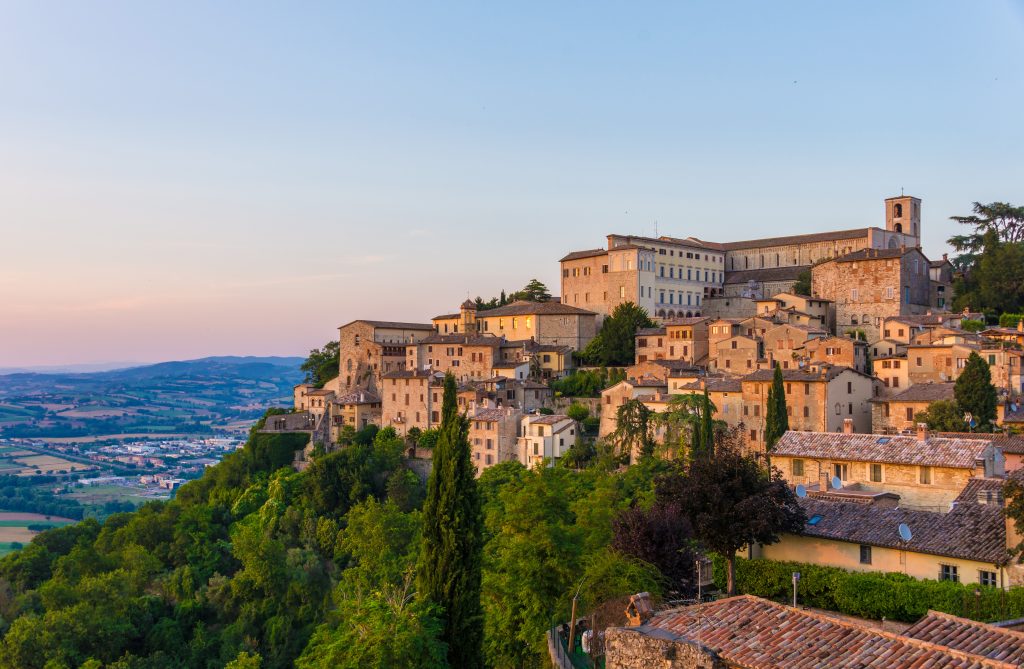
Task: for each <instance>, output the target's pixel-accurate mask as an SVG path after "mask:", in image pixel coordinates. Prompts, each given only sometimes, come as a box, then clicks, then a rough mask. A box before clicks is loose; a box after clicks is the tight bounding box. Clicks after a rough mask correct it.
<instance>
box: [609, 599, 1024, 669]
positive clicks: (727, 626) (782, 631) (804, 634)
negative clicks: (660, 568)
mask: <svg viewBox="0 0 1024 669" xmlns="http://www.w3.org/2000/svg"><path fill="white" fill-rule="evenodd" d="M629 629H631V630H633V631H636V632H640V633H642V634H647V635H651V636H655V637H662V638H664V636H665V633H668V634H670V635H674V636H676V637H677V638H680V639H683V640H688V641H697V642H699V643H701V644H703V645H704V646H706V647H708V648H711V649H712V650H714V651H715V652H716V653H718V655H719V656H720V657H721V658H722V659H723V660H725V662H726V663H727V664H728V665H729V666H735V667H739V668H742V669H820V668H821V667H829V668H831V669H876V668H877V669H883V668H884V669H919V668H920V669H1011V668H1012V667H1014V666H1015V665H1012V664H1009V663H1006V662H999V661H996V660H989V659H986V658H983V657H979V656H977V655H971V654H969V653H965V652H963V651H958V650H953V649H951V648H947V647H944V646H940V645H937V644H934V643H929V642H927V641H920V640H917V639H911V638H908V637H903V636H899V635H897V634H893V633H891V632H885V631H882V630H879V629H875V628H870V627H867V626H863V625H859V624H857V623H855V622H852V621H849V620H845V619H839V618H833V617H832V616H828V615H825V614H822V613H817V612H812V611H805V610H801V609H794V608H792V607H790V606H785V605H783V604H777V603H775V602H772V601H768V600H766V599H760V598H758V597H752V596H750V595H741V596H739V597H729V598H726V599H720V600H718V601H716V602H712V603H709V604H702V605H700V606H689V607H686V608H682V609H675V610H672V611H666V612H664V613H660V614H657V615H656V616H654V617H653V618H651V620H649V621H648V622H647V623H646V624H645V625H641V626H639V627H633V628H629Z"/></svg>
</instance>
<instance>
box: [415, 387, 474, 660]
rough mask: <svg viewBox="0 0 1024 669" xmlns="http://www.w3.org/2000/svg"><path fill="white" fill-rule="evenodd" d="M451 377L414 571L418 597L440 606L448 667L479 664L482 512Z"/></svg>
mask: <svg viewBox="0 0 1024 669" xmlns="http://www.w3.org/2000/svg"><path fill="white" fill-rule="evenodd" d="M456 394H457V390H456V386H455V377H454V376H452V375H451V374H450V373H449V374H447V375H445V379H444V401H443V403H442V409H441V426H440V428H439V433H438V438H437V444H436V445H435V446H434V460H433V470H432V471H431V473H430V478H429V480H428V482H427V499H426V501H425V502H424V505H423V540H422V548H421V550H420V560H419V568H418V570H417V574H416V586H417V588H416V589H417V593H418V596H419V597H420V598H421V599H424V600H427V601H429V602H433V603H434V604H437V605H439V606H440V607H442V609H443V622H444V629H443V632H442V635H441V638H442V640H443V641H445V642H446V643H447V644H448V663H449V664H450V665H451V666H452V667H453V669H462V668H465V669H477V668H478V667H482V666H483V654H482V651H481V647H482V643H483V612H482V609H481V606H480V570H481V559H482V555H481V553H482V549H483V544H482V536H483V518H482V514H481V510H480V495H479V492H478V490H477V485H476V478H475V476H474V473H475V472H474V468H473V463H472V460H471V458H470V446H469V439H468V433H469V421H468V420H467V419H466V417H465V416H462V415H460V414H459V410H458V406H457V403H456Z"/></svg>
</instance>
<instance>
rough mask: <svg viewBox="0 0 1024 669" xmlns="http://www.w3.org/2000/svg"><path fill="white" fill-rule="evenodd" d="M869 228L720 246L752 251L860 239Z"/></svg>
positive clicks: (748, 240)
mask: <svg viewBox="0 0 1024 669" xmlns="http://www.w3.org/2000/svg"><path fill="white" fill-rule="evenodd" d="M869 229H870V228H856V229H854V230H833V231H832V232H812V233H809V234H806V235H789V236H786V237H766V238H764V239H744V240H743V241H739V242H726V243H725V244H722V246H723V247H724V248H725V250H727V251H738V250H740V249H753V248H757V247H759V246H785V245H788V244H808V243H813V242H831V241H837V240H840V239H860V238H865V237H867V236H868V230H869Z"/></svg>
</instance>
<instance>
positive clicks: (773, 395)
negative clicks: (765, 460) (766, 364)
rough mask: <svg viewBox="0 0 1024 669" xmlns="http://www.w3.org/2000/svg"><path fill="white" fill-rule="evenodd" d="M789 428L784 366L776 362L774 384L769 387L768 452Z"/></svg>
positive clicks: (766, 420) (766, 446)
mask: <svg viewBox="0 0 1024 669" xmlns="http://www.w3.org/2000/svg"><path fill="white" fill-rule="evenodd" d="M787 430H789V412H788V410H787V407H786V389H785V387H784V385H783V383H782V367H780V366H779V363H775V373H774V374H773V375H772V385H771V386H770V387H769V388H768V408H767V412H766V416H765V423H764V443H765V448H766V450H767V452H768V453H771V452H772V449H774V448H775V444H776V443H778V441H779V439H781V438H782V435H784V434H786V431H787Z"/></svg>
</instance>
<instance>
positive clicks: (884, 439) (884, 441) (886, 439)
mask: <svg viewBox="0 0 1024 669" xmlns="http://www.w3.org/2000/svg"><path fill="white" fill-rule="evenodd" d="M889 441H890V439H889V437H879V438H878V441H877V442H876V443H879V444H888V443H889Z"/></svg>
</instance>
